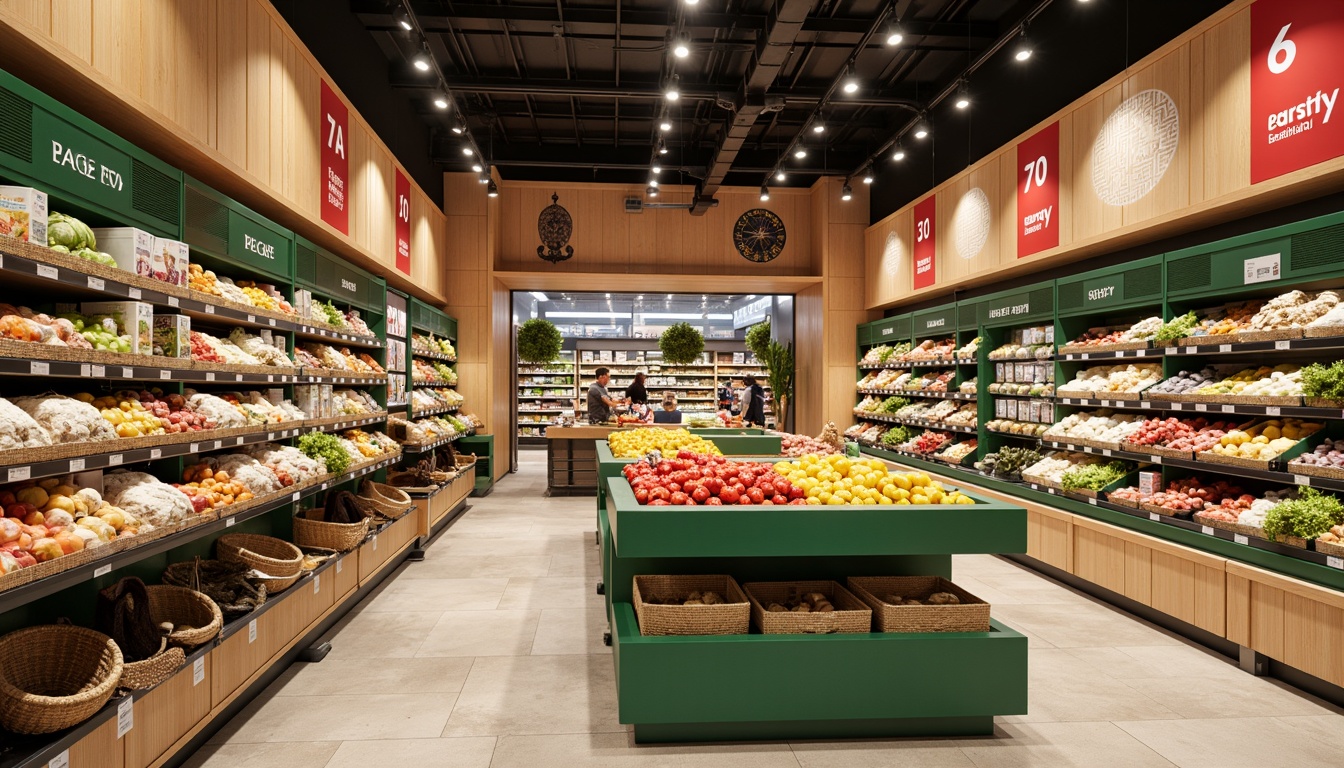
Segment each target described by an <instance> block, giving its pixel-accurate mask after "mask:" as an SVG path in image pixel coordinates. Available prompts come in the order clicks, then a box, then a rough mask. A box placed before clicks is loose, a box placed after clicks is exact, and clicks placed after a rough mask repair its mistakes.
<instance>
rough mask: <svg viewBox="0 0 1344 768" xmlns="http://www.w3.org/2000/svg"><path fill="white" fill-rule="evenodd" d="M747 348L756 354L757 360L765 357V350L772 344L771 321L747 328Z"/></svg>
mask: <svg viewBox="0 0 1344 768" xmlns="http://www.w3.org/2000/svg"><path fill="white" fill-rule="evenodd" d="M746 343H747V349H749V350H751V354H753V355H755V356H756V359H757V360H764V359H765V351H766V349H767V348H768V347H769V346H770V321H769V320H766V321H765V322H763V323H757V324H755V325H753V326H751V327H750V328H748V329H747V334H746Z"/></svg>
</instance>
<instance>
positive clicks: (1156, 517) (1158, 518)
mask: <svg viewBox="0 0 1344 768" xmlns="http://www.w3.org/2000/svg"><path fill="white" fill-rule="evenodd" d="M1148 519H1149V520H1154V521H1157V522H1161V521H1162V516H1161V515H1159V514H1157V513H1156V512H1149V513H1148Z"/></svg>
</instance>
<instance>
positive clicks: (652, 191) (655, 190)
mask: <svg viewBox="0 0 1344 768" xmlns="http://www.w3.org/2000/svg"><path fill="white" fill-rule="evenodd" d="M644 192H645V193H646V194H648V196H649V197H657V196H658V188H657V187H655V186H653V185H649V188H648V189H646V190H644Z"/></svg>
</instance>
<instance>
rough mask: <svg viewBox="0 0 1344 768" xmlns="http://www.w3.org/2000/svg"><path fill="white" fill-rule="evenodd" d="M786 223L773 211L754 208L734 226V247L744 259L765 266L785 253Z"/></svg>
mask: <svg viewBox="0 0 1344 768" xmlns="http://www.w3.org/2000/svg"><path fill="white" fill-rule="evenodd" d="M785 238H786V233H785V232H784V222H783V221H781V220H780V218H779V217H778V216H776V215H775V214H774V213H772V212H771V211H767V210H766V209H764V208H752V209H751V210H749V211H747V212H746V213H744V214H742V215H741V216H739V217H738V219H737V223H736V224H734V225H733V245H734V246H735V247H736V248H737V252H738V253H740V254H742V258H744V259H746V260H747V261H754V262H756V263H757V264H764V263H765V262H767V261H774V260H775V258H776V257H778V256H779V254H781V253H783V252H784V240H785Z"/></svg>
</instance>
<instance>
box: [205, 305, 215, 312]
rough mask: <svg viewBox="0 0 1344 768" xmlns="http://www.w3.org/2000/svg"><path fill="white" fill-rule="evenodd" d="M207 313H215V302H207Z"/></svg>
mask: <svg viewBox="0 0 1344 768" xmlns="http://www.w3.org/2000/svg"><path fill="white" fill-rule="evenodd" d="M205 314H207V315H213V314H215V305H214V304H206V305H205Z"/></svg>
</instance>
